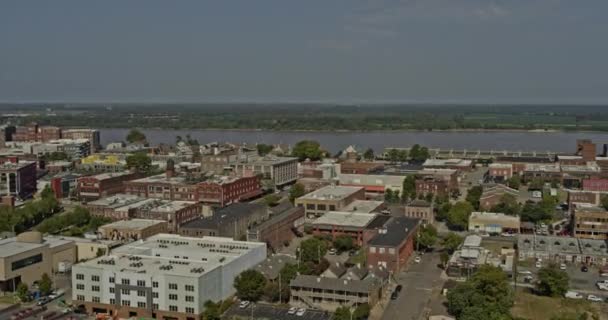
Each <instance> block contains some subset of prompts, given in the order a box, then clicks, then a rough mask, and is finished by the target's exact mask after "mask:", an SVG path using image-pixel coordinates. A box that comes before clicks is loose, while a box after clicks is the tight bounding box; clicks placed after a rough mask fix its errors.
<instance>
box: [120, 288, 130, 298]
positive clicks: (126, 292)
mask: <svg viewBox="0 0 608 320" xmlns="http://www.w3.org/2000/svg"><path fill="white" fill-rule="evenodd" d="M129 292H130V291H129V289H122V290H120V294H122V295H125V296H128V295H129Z"/></svg>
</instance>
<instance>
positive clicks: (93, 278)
mask: <svg viewBox="0 0 608 320" xmlns="http://www.w3.org/2000/svg"><path fill="white" fill-rule="evenodd" d="M91 281H95V282H99V276H96V275H92V276H91Z"/></svg>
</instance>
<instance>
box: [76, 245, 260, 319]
mask: <svg viewBox="0 0 608 320" xmlns="http://www.w3.org/2000/svg"><path fill="white" fill-rule="evenodd" d="M264 259H266V245H265V244H263V243H255V242H244V241H234V240H232V239H227V238H218V237H205V238H188V237H181V236H176V235H167V234H160V235H156V236H153V237H151V238H148V239H146V240H144V241H138V242H133V243H131V244H126V245H124V246H121V247H119V248H116V249H114V250H112V252H111V253H110V255H108V256H103V257H100V258H97V259H94V260H90V261H87V262H84V263H80V264H77V265H75V266H74V267H73V269H72V303H73V304H74V305H76V306H84V307H85V308H86V310H87V312H89V313H106V314H108V315H110V316H113V317H120V318H130V317H146V318H156V319H176V320H195V319H200V317H201V314H202V312H203V311H204V308H205V307H204V303H205V302H206V301H208V300H211V301H219V300H224V299H226V298H228V297H229V296H231V295H232V294H234V292H235V289H234V286H233V282H234V279H235V278H236V276H237V275H238V274H239V273H241V272H242V271H244V270H247V269H250V268H254V267H255V265H257V264H258V263H260V262H262V261H264Z"/></svg>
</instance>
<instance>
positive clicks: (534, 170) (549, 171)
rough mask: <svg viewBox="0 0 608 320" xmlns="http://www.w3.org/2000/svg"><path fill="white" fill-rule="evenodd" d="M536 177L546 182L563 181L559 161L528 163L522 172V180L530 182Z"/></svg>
mask: <svg viewBox="0 0 608 320" xmlns="http://www.w3.org/2000/svg"><path fill="white" fill-rule="evenodd" d="M535 179H540V180H542V181H544V182H561V181H562V170H561V168H560V166H559V163H541V164H539V163H534V164H531V163H529V164H526V166H525V169H524V170H523V173H522V181H524V182H530V181H532V180H535Z"/></svg>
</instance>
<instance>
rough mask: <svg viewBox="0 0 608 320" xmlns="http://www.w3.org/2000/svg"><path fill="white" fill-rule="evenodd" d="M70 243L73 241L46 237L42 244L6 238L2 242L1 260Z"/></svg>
mask: <svg viewBox="0 0 608 320" xmlns="http://www.w3.org/2000/svg"><path fill="white" fill-rule="evenodd" d="M70 242H72V241H71V240H66V239H63V238H55V237H44V238H43V241H42V243H31V242H23V241H17V237H12V238H6V239H2V240H0V258H7V257H11V256H14V255H17V254H20V253H24V252H28V251H30V250H34V249H38V248H42V247H47V246H48V247H49V248H53V247H57V246H62V245H65V244H68V243H70Z"/></svg>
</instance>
